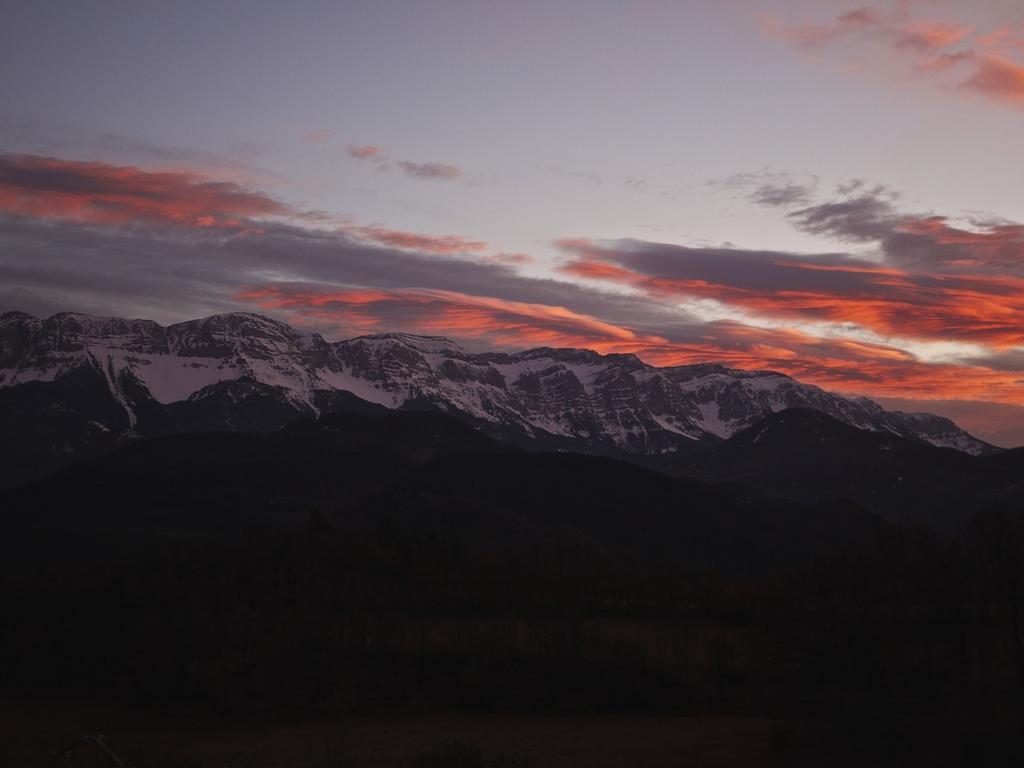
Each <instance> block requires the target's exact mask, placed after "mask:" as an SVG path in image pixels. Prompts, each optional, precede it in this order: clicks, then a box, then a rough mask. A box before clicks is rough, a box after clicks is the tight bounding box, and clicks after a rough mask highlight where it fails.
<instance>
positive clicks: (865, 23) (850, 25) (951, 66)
mask: <svg viewBox="0 0 1024 768" xmlns="http://www.w3.org/2000/svg"><path fill="white" fill-rule="evenodd" d="M914 5H921V4H910V5H908V4H907V3H899V2H897V3H895V4H893V5H892V6H891V7H890V8H889V10H887V11H886V10H881V9H879V8H876V7H873V6H865V7H863V8H859V9H857V10H854V11H850V12H847V13H843V14H840V15H838V16H834V17H832V18H830V19H826V20H823V21H822V20H808V19H801V20H796V21H792V22H787V21H784V20H782V19H780V18H778V17H776V16H770V15H768V16H762V17H761V22H762V28H763V29H764V30H765V32H766V33H767V34H769V35H771V36H773V37H776V38H778V39H780V40H784V41H786V42H788V43H790V44H792V45H794V46H796V47H797V48H798V49H800V50H803V51H804V52H808V53H815V54H819V53H824V52H827V51H828V50H829V49H832V48H840V49H844V50H849V49H852V50H859V49H871V50H873V51H874V52H875V53H876V54H879V53H880V54H882V55H883V56H884V55H886V54H887V55H889V56H893V57H895V58H896V59H901V60H903V61H904V64H905V65H906V66H907V71H908V72H910V73H916V74H918V75H921V76H923V77H924V78H926V79H929V80H932V81H935V82H939V83H943V84H949V85H952V86H953V88H952V90H953V92H959V93H965V94H974V95H977V96H981V97H985V98H988V99H990V100H993V101H998V102H1001V103H1003V104H1007V105H1011V106H1017V107H1019V106H1024V59H1022V58H1021V57H1022V56H1024V40H1022V34H1021V33H1019V32H1015V31H1014V30H1013V29H1012V28H1010V27H999V28H996V29H990V30H978V29H975V28H974V27H972V26H971V25H969V24H966V23H964V22H962V21H960V20H957V19H944V18H915V17H914V10H913V6H914ZM928 10H932V9H931V8H929V9H928ZM876 58H877V56H876ZM937 78H941V79H940V80H937Z"/></svg>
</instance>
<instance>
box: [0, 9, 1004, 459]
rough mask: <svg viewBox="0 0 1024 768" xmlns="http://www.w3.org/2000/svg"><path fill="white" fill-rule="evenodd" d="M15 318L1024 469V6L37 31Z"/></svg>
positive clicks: (166, 17) (401, 17) (111, 14)
mask: <svg viewBox="0 0 1024 768" xmlns="http://www.w3.org/2000/svg"><path fill="white" fill-rule="evenodd" d="M13 309H21V310H24V311H28V312H33V313H35V314H37V315H48V314H51V313H54V312H58V311H81V312H90V313H95V314H102V315H119V316H131V317H146V318H150V319H153V320H157V321H159V322H165V323H167V322H174V321H179V320H184V319H190V318H193V317H200V316H205V315H209V314H214V313H217V312H226V311H236V310H247V311H257V312H262V313H266V314H270V315H273V316H276V317H280V318H281V319H284V320H287V321H289V322H292V323H294V324H297V325H302V326H304V327H308V328H312V329H315V330H318V331H320V332H322V333H323V334H324V335H325V336H326V337H327V338H328V339H332V340H333V339H340V338H344V337H348V336H354V335H358V334H364V333H374V332H380V331H387V330H405V331H411V332H421V333H432V334H441V335H445V336H449V337H452V338H456V339H459V340H461V341H463V342H464V343H465V344H466V346H468V347H470V348H471V349H484V348H488V347H502V348H523V347H529V346H577V347H589V348H592V349H595V350H598V351H601V352H612V351H616V352H625V351H629V352H635V353H636V354H638V355H639V356H640V357H641V358H643V359H645V360H647V361H648V362H651V363H654V364H659V365H667V364H675V363H689V362H704V361H718V362H723V363H726V364H728V365H731V366H735V367H741V368H770V369H774V370H779V371H783V372H785V373H788V374H791V375H793V376H795V377H797V378H799V379H801V380H804V381H808V382H812V383H815V384H819V385H821V386H823V387H826V388H828V389H832V390H835V391H839V392H843V393H847V394H849V393H853V394H863V395H868V396H870V397H873V398H876V399H878V400H879V401H880V402H882V403H883V404H884V405H887V406H896V407H900V408H902V409H915V410H930V411H933V412H937V413H943V414H946V415H949V416H952V417H953V418H955V419H957V420H958V422H959V423H961V424H962V425H963V426H965V427H966V428H968V429H969V430H971V431H972V432H974V433H975V434H977V435H978V436H979V437H982V438H984V439H988V440H990V441H993V442H996V443H998V444H1001V445H1019V444H1024V1H1022V0H973V1H968V0H956V1H953V0H916V1H915V0H904V1H902V2H899V1H895V2H893V1H888V0H887V1H886V2H878V3H874V4H868V5H865V4H863V3H845V2H831V1H830V0H813V1H812V0H785V1H784V0H776V1H775V2H771V1H769V0H765V2H757V1H756V0H719V1H718V2H710V1H697V0H690V1H685V0H674V1H673V0H637V1H635V2H629V1H628V0H617V1H615V2H611V1H608V2H605V1H604V0H544V1H534V0H518V1H517V2H507V1H506V2H492V1H490V0H404V1H402V2H397V1H395V2H392V1H391V0H374V1H373V2H342V1H338V0H335V1H334V2H326V1H325V2H311V1H310V2H292V3H279V2H275V3H269V2H260V1H259V0H247V2H176V3H167V2H147V1H146V0H132V1H131V2H128V1H124V2H115V1H110V0H107V1H105V2H75V3H70V2H55V1H51V0H36V2H32V3H9V4H7V7H6V8H5V10H4V22H3V24H2V25H0V311H6V310H13Z"/></svg>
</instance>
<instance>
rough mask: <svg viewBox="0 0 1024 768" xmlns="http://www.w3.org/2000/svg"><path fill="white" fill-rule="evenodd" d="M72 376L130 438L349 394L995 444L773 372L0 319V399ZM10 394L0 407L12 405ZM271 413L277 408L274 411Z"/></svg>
mask: <svg viewBox="0 0 1024 768" xmlns="http://www.w3.org/2000/svg"><path fill="white" fill-rule="evenodd" d="M73 373H74V374H76V375H79V376H81V375H84V374H85V373H88V374H89V375H90V376H92V380H93V381H95V382H97V384H96V386H102V387H104V388H105V393H104V396H105V397H107V399H108V400H111V399H112V402H113V403H116V407H117V408H119V409H120V410H121V411H122V412H123V418H122V419H121V420H120V422H119V423H118V424H106V423H104V422H103V421H102V419H98V418H97V419H91V421H94V422H98V423H99V424H100V426H102V427H103V428H105V429H106V430H107V431H109V432H124V433H126V434H131V433H134V434H146V433H154V432H166V431H173V430H175V429H178V430H180V429H182V427H181V424H182V419H183V418H184V417H183V416H182V414H185V413H193V412H197V411H198V410H199V409H201V407H202V406H203V405H204V403H205V404H206V408H207V411H209V412H211V413H213V412H219V411H223V412H225V413H228V412H230V414H229V415H227V416H224V415H222V416H219V417H218V418H220V419H221V421H217V422H215V425H216V426H218V427H223V426H227V427H228V428H240V429H246V428H249V429H258V428H259V427H260V426H261V425H266V424H275V423H277V422H279V421H286V420H287V419H289V418H294V417H295V416H297V415H312V414H316V413H319V412H323V411H325V410H331V409H332V407H334V404H335V403H337V402H338V400H337V398H338V397H342V396H343V397H350V396H349V395H345V394H344V393H351V394H353V395H355V396H357V397H358V398H361V400H362V401H369V402H370V403H376V404H379V405H382V406H386V407H388V408H400V407H402V408H431V409H440V410H444V411H447V412H450V413H454V414H457V415H462V416H465V417H468V418H470V419H471V420H473V421H474V422H475V423H476V424H477V425H479V426H480V427H481V428H483V429H490V430H492V431H494V432H495V433H501V434H504V435H509V434H515V435H519V436H520V437H522V438H524V439H540V438H557V439H568V440H572V441H574V444H580V445H586V446H589V447H590V448H592V449H613V450H622V451H628V452H632V453H642V454H650V453H665V452H671V451H676V450H680V449H682V448H685V447H686V446H687V445H693V444H694V443H695V442H696V441H717V440H720V439H723V438H728V437H730V436H731V435H733V434H735V433H736V432H738V431H739V430H742V429H744V428H746V427H748V426H750V425H752V424H753V423H755V422H757V421H759V420H760V419H762V418H764V417H765V416H766V415H768V414H771V413H774V412H778V411H781V410H785V409H787V408H793V407H804V408H812V409H815V410H818V411H822V412H824V413H826V414H828V415H829V416H832V417H833V418H835V419H838V420H839V421H842V422H844V423H846V424H849V425H851V426H854V427H858V428H861V429H867V430H872V431H877V432H889V433H893V434H896V435H900V436H902V437H907V438H910V439H913V440H917V441H920V442H925V443H930V444H932V445H937V446H944V447H951V448H956V449H958V450H961V451H965V452H967V453H972V454H979V453H983V452H986V451H988V450H991V447H990V446H988V445H987V444H985V443H983V442H982V441H980V440H978V439H976V438H974V437H972V436H971V435H969V434H967V433H966V432H964V431H963V430H962V429H960V428H959V427H957V426H956V425H955V424H954V423H953V422H951V421H949V420H948V419H944V418H941V417H938V416H933V415H929V414H907V413H900V412H891V411H886V410H884V409H882V408H881V407H880V406H879V405H877V404H876V403H874V402H872V401H871V400H867V399H865V398H845V397H841V396H839V395H835V394H832V393H829V392H826V391H824V390H822V389H820V388H819V387H816V386H812V385H808V384H803V383H800V382H798V381H795V380H794V379H791V378H789V377H788V376H784V375H782V374H779V373H774V372H770V371H740V370H733V369H729V368H725V367H722V366H719V365H711V364H704V365H684V366H672V367H664V368H658V367H655V366H651V365H647V364H645V363H644V362H642V361H641V360H640V359H639V358H637V357H635V356H634V355H628V354H626V355H623V354H613V355H600V354H598V353H596V352H593V351H590V350H585V349H550V348H539V349H530V350H526V351H523V352H515V353H501V352H483V353H473V352H470V351H468V350H466V349H465V348H463V347H462V346H460V345H458V344H456V343H455V342H453V341H450V340H448V339H444V338H440V337H433V336H415V335H410V334H404V333H388V334H380V335H374V336H362V337H358V338H354V339H348V340H345V341H339V342H336V343H329V342H327V341H326V340H324V339H323V338H322V337H321V336H320V335H318V334H315V333H309V332H306V331H303V330H299V329H296V328H293V327H291V326H289V325H287V324H286V323H283V322H280V321H277V320H273V319H270V318H267V317H263V316H260V315H255V314H248V313H233V314H224V315H214V316H213V317H208V318H205V319H202V320H192V321H188V322H184V323H177V324H174V325H169V326H166V327H164V326H161V325H158V324H157V323H154V322H152V321H148V320H124V319H119V318H103V317H93V316H89V315H82V314H68V313H64V314H57V315H54V316H52V317H50V318H47V319H45V320H43V319H39V318H35V317H32V316H31V315H27V314H24V313H20V312H10V313H7V314H4V315H0V393H3V392H4V391H5V390H7V391H12V392H13V391H18V390H24V388H25V385H29V384H33V383H35V389H33V390H31V391H33V392H42V390H41V389H40V388H39V386H40V385H41V384H53V383H58V382H60V381H61V380H62V379H64V378H65V377H68V376H70V375H72V374H73ZM8 400H10V397H9V398H8ZM5 402H7V401H4V400H2V399H0V409H2V408H3V407H7V408H10V407H13V406H9V405H6V406H5V405H4V403H5ZM15 402H19V401H18V400H17V399H15ZM243 405H244V408H245V409H246V410H245V414H246V415H245V417H244V418H243V417H242V416H241V415H239V414H240V413H241V411H239V410H238V409H240V408H242V407H243ZM110 407H111V408H113V407H114V406H113V405H110ZM268 407H273V408H274V409H275V414H276V415H275V416H274V417H273V418H269V420H268V418H267V417H266V415H265V414H266V408H268ZM256 413H261V414H264V416H263V417H262V418H256V416H255V415H254V414H256ZM82 415H83V416H88V414H82ZM189 418H192V417H189ZM189 418H185V422H189ZM161 419H162V420H163V421H161ZM168 419H170V421H168ZM252 419H255V422H254V423H253V424H250V423H249V421H250V420H252ZM193 421H194V418H193ZM156 423H161V425H162V426H160V427H154V426H153V424H156Z"/></svg>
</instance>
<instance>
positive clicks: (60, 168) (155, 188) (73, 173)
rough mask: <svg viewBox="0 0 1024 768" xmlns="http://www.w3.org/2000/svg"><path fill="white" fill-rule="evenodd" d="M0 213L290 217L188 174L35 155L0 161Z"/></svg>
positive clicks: (168, 220) (190, 219)
mask: <svg viewBox="0 0 1024 768" xmlns="http://www.w3.org/2000/svg"><path fill="white" fill-rule="evenodd" d="M0 212H2V213H8V214H16V215H21V216H32V217H35V218H42V219H72V220H75V221H81V222H85V223H90V224H127V223H131V222H159V223H164V224H174V225H179V226H187V227H216V226H220V227H241V226H243V221H244V220H245V219H248V218H252V217H263V216H288V215H294V214H295V212H294V211H293V210H292V209H290V208H289V207H288V206H286V205H285V204H283V203H280V202H278V201H277V200H274V199H273V198H271V197H269V196H267V195H265V194H263V193H261V192H254V191H250V190H247V189H245V188H244V187H242V186H240V185H238V184H235V183H233V182H227V181H215V180H211V179H208V178H206V177H204V176H202V175H200V174H197V173H194V172H192V171H183V170H160V171H147V170H142V169H140V168H135V167H133V166H117V165H108V164H106V163H96V162H77V161H73V160H61V159H58V158H53V157H39V156H36V155H0Z"/></svg>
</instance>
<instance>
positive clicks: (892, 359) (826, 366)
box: [236, 285, 1024, 405]
mask: <svg viewBox="0 0 1024 768" xmlns="http://www.w3.org/2000/svg"><path fill="white" fill-rule="evenodd" d="M236 298H238V299H239V300H242V301H246V302H250V303H253V304H255V305H257V306H259V307H260V308H262V309H264V310H275V311H286V312H288V313H290V314H292V316H293V318H294V319H298V320H304V321H307V322H317V323H319V324H321V325H325V324H326V325H330V326H332V327H334V328H335V329H336V330H337V331H338V332H339V333H342V334H351V333H367V332H374V331H380V330H391V329H402V330H409V331H413V332H420V333H428V334H441V335H446V336H452V337H455V338H460V339H475V340H479V341H484V342H486V343H488V344H491V345H495V346H499V347H514V348H524V347H530V346H554V347H583V348H589V349H593V350H596V351H598V352H601V353H604V354H609V353H632V354H636V355H638V356H639V357H640V358H641V359H643V360H645V361H646V362H648V363H651V364H653V365H660V366H667V365H686V364H693V363H707V362H719V363H722V364H725V365H728V366H731V367H735V368H745V369H771V370H776V371H779V372H781V373H786V374H788V375H791V376H793V377H795V378H797V379H800V380H802V381H807V382H810V383H815V384H819V385H820V386H823V387H827V388H830V389H833V390H836V391H845V392H850V393H858V394H868V395H872V394H873V395H877V396H900V397H916V398H958V399H981V400H987V401H991V402H1001V403H1009V404H1018V405H1024V382H1022V380H1021V379H1022V376H1024V374H1021V373H1019V372H1014V371H999V370H995V369H991V368H986V367H983V366H977V365H946V364H943V365H936V364H929V363H922V362H920V361H918V360H917V359H915V358H914V356H913V355H911V354H910V353H908V352H906V351H904V350H901V349H897V348H895V347H890V346H886V345H881V344H868V343H863V342H856V341H849V340H845V339H828V338H821V337H817V336H814V335H811V334H808V333H805V332H801V331H796V330H787V329H764V328H757V327H754V326H750V325H745V324H742V323H738V322H714V323H707V324H705V325H703V326H700V329H699V330H698V331H696V332H695V335H694V338H693V339H692V340H691V341H678V340H677V341H671V340H669V339H667V338H665V337H663V336H660V335H656V334H650V333H642V332H639V331H635V330H633V329H630V328H627V327H624V326H621V325H616V324H613V323H608V322H605V321H602V320H600V319H598V318H595V317H592V316H589V315H584V314H580V313H577V312H573V311H571V310H568V309H566V308H564V307H556V306H550V305H545V304H536V303H528V302H516V301H506V300H501V299H494V298H491V297H484V296H470V295H467V294H462V293H455V292H449V291H375V290H362V289H340V290H329V291H326V290H318V289H313V288H308V287H302V286H299V287H296V286H284V285H271V286H261V287H253V288H248V289H245V290H243V291H241V292H240V293H238V294H237V295H236Z"/></svg>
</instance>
